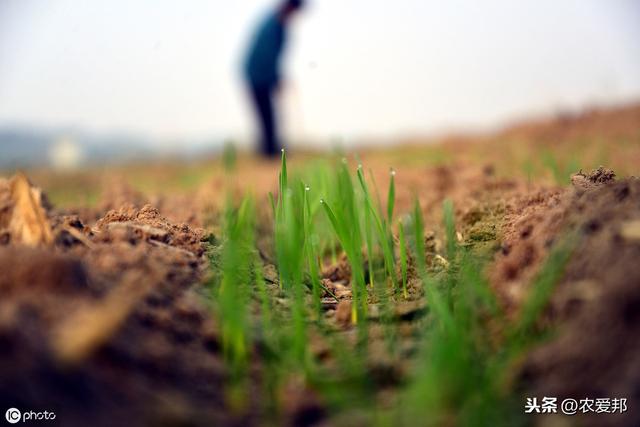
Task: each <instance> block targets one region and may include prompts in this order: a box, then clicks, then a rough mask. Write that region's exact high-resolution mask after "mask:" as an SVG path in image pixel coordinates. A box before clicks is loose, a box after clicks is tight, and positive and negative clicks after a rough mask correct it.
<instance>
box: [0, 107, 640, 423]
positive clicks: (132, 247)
mask: <svg viewBox="0 0 640 427" xmlns="http://www.w3.org/2000/svg"><path fill="white" fill-rule="evenodd" d="M639 129H640V106H634V107H632V108H626V109H622V110H620V111H591V112H586V113H584V114H582V115H576V116H573V115H572V116H562V117H558V118H555V119H554V120H552V121H550V122H545V123H542V124H541V123H525V124H521V125H519V126H515V127H512V128H510V129H507V130H505V131H503V132H501V133H499V134H497V135H493V136H490V137H482V138H475V139H473V140H472V139H469V138H457V139H456V138H454V139H451V140H449V141H446V142H445V144H444V145H443V147H445V148H444V150H448V151H449V152H452V153H454V154H455V155H452V156H451V159H450V160H448V161H446V162H442V163H438V164H435V165H434V164H429V161H430V158H429V154H428V153H431V152H424V151H417V152H416V153H417V154H416V155H415V156H413V154H412V153H413V151H411V150H412V148H411V147H409V148H406V150H405V151H404V153H405V154H404V156H405V157H398V159H399V160H398V163H396V164H395V165H394V166H396V167H397V168H398V173H397V175H396V184H397V192H396V195H397V202H396V212H397V213H398V214H399V215H404V214H406V213H407V212H409V211H410V210H411V208H412V204H413V200H414V196H415V195H416V194H417V195H418V196H419V197H420V200H421V208H422V210H423V213H424V215H425V224H426V226H427V228H428V230H426V235H427V242H426V244H427V249H428V256H429V260H428V261H429V262H430V265H431V266H432V267H433V268H442V269H444V268H446V265H447V260H446V259H445V258H446V254H445V251H444V246H445V245H444V244H443V242H444V238H443V234H444V233H443V231H442V226H441V225H440V224H441V223H442V202H443V201H444V200H445V199H447V198H449V199H451V200H452V201H453V202H454V206H455V216H456V223H457V230H456V231H457V234H458V236H457V237H458V240H459V242H460V243H461V244H463V245H465V246H467V247H471V248H473V249H474V250H476V251H477V253H478V254H479V255H480V256H485V257H486V259H487V260H488V262H489V263H490V266H489V268H488V272H489V275H490V279H491V283H492V286H493V288H494V289H495V291H496V293H497V295H498V297H499V299H500V301H501V302H502V304H503V306H504V307H505V308H506V309H507V312H508V313H509V314H511V315H513V314H515V313H517V310H518V308H519V306H520V304H521V302H522V301H523V298H524V297H525V296H526V294H527V292H528V290H529V285H530V283H531V282H532V279H533V278H534V277H535V276H536V274H537V272H538V271H539V269H540V266H541V265H542V264H543V262H544V261H545V259H546V256H547V255H548V254H549V251H550V249H551V247H552V246H553V244H554V243H555V242H557V241H558V240H559V239H560V238H561V237H562V236H563V235H565V233H567V232H568V231H571V230H574V231H577V232H578V234H579V236H580V238H579V240H578V245H577V248H576V249H575V252H574V254H573V256H572V258H571V260H570V262H569V265H568V267H567V270H566V272H565V274H564V276H563V279H562V281H561V283H560V284H559V286H558V289H557V292H556V293H555V294H554V297H553V300H552V304H551V306H550V307H549V309H548V310H547V312H546V314H545V318H544V319H543V322H545V323H546V324H554V325H556V326H557V327H558V329H557V331H558V332H557V336H556V337H555V338H553V339H551V340H550V341H548V342H547V343H546V344H544V345H543V346H541V347H540V348H538V349H537V350H535V351H534V352H533V353H532V354H531V355H530V357H528V359H527V360H526V361H525V362H524V366H523V367H522V372H521V375H520V377H521V379H523V380H524V384H525V389H524V390H523V394H524V395H527V396H534V395H535V396H539V397H541V396H557V397H559V398H562V397H575V398H582V397H592V398H596V397H626V398H628V399H629V402H628V406H629V412H628V413H627V416H626V417H625V418H619V417H615V416H607V417H603V416H597V417H594V418H591V419H585V420H580V422H584V423H585V425H605V423H609V425H638V424H640V415H639V411H638V409H637V408H638V407H639V405H640V387H639V384H640V369H639V368H638V366H639V365H638V363H637V362H638V358H637V354H638V352H639V351H640V344H639V341H638V340H637V338H636V337H637V336H638V335H639V334H638V333H639V332H640V331H639V329H640V317H639V316H638V313H639V312H640V268H638V267H637V266H636V262H637V260H638V259H640V180H638V179H636V178H623V179H618V180H615V179H614V177H613V174H612V172H611V171H608V170H606V169H599V170H596V171H594V172H592V173H589V174H576V175H574V176H573V177H572V186H571V187H570V188H564V189H563V188H560V187H557V186H553V185H549V184H545V181H544V180H540V181H538V180H537V181H536V184H532V183H531V182H528V180H525V179H524V178H514V177H513V176H517V175H515V174H511V175H508V176H509V177H505V175H507V174H503V173H500V171H503V172H504V166H505V165H507V166H509V167H514V166H513V165H514V164H516V163H517V161H519V159H520V158H519V157H518V156H519V155H521V154H522V153H520V152H519V151H518V152H516V151H510V150H520V149H522V148H523V147H524V148H527V149H528V148H531V147H534V146H536V145H535V144H539V145H542V146H548V147H551V148H554V149H555V146H554V145H553V144H558V151H562V150H565V151H568V152H570V151H571V150H573V149H574V148H575V145H572V144H574V143H575V141H579V142H580V143H582V139H581V138H587V137H588V138H590V140H597V139H598V138H610V139H612V140H614V141H615V143H616V144H618V140H620V141H622V142H620V143H619V145H616V148H619V149H613V150H609V151H610V153H609V157H608V158H609V159H610V160H611V161H612V162H613V164H615V165H616V170H618V167H621V168H622V169H623V170H624V171H628V170H637V164H638V163H637V162H638V160H640V146H638V144H637V143H635V142H637V137H638V130H639ZM633 138H636V139H633ZM515 140H517V141H522V145H519V144H514V143H512V141H515ZM625 141H626V142H625ZM629 141H631V142H629ZM634 141H635V142H634ZM472 142H474V143H472ZM476 142H477V144H475V143H476ZM594 144H595V143H594ZM634 144H635V145H634ZM603 146H604V147H605V148H611V146H610V145H606V144H604V145H602V144H601V145H597V144H595V145H593V144H592V145H590V146H589V147H591V148H589V150H591V151H594V152H596V151H598V150H600V149H601V148H602V147H603ZM514 147H515V148H514ZM536 147H537V146H536ZM594 147H595V148H594ZM596 148H597V149H596ZM400 151H402V150H400ZM407 153H408V154H407ZM425 153H426V154H425ZM393 154H394V155H395V153H393ZM390 155H391V154H389V153H384V155H383V156H380V155H379V154H376V153H375V152H371V153H367V155H366V156H364V157H363V160H364V161H365V163H366V164H367V165H370V166H371V169H372V174H373V176H374V177H375V180H376V182H377V184H378V188H380V189H384V188H386V186H387V184H388V180H389V172H388V167H389V166H390V165H389V163H388V158H387V157H386V156H390ZM523 155H524V156H527V155H531V154H530V153H529V152H527V151H526V150H525V151H524V154H523ZM410 157H411V158H410ZM413 157H415V159H414V158H413ZM592 157H593V158H595V157H594V156H592ZM416 159H417V160H419V161H420V162H418V164H416V163H412V161H414V160H416ZM403 162H406V163H404V164H403ZM293 163H294V164H295V160H294V162H293ZM596 164H597V163H596ZM404 165H406V167H404ZM278 167H279V165H278V163H277V162H258V161H255V160H248V161H246V162H245V163H243V164H241V165H240V166H239V170H238V172H237V177H238V181H237V182H231V183H228V182H225V181H224V179H223V178H222V175H221V174H218V175H216V176H215V177H214V178H212V179H210V180H208V181H207V182H206V183H204V184H203V185H201V186H200V187H199V188H197V189H196V190H195V191H194V192H193V193H185V194H162V195H160V196H157V195H153V194H143V193H142V192H140V191H136V190H134V189H133V188H132V187H130V186H129V185H128V184H127V181H126V180H122V179H119V178H114V177H111V178H109V179H105V180H104V183H105V187H106V189H107V190H106V191H103V192H102V197H101V199H100V200H98V203H97V204H96V205H95V207H86V206H80V207H75V208H73V209H67V210H61V209H56V208H54V207H52V206H50V204H49V203H48V202H47V200H46V197H44V195H43V194H42V192H40V191H39V190H38V189H37V188H35V187H31V186H28V188H27V190H24V189H23V190H19V191H21V193H20V195H19V196H16V191H18V190H15V189H14V188H15V187H16V186H15V185H13V184H12V181H9V180H2V179H0V358H1V359H2V363H1V364H0V379H2V381H0V401H2V402H6V403H7V405H8V406H7V407H10V406H15V407H28V408H34V409H41V410H53V411H55V412H56V413H57V414H58V417H59V419H60V420H64V425H71V426H75V425H78V426H80V425H83V426H84V425H87V424H89V423H90V424H94V425H96V426H101V425H105V426H107V425H109V426H111V425H158V424H161V425H254V424H256V418H255V417H256V416H258V414H257V411H259V409H257V408H259V404H258V402H251V403H250V405H249V406H250V411H249V413H248V414H245V415H243V416H235V415H234V412H233V410H232V408H230V407H229V405H227V403H226V401H225V396H224V395H223V386H222V385H223V384H224V383H225V378H226V377H227V372H226V370H225V367H224V364H223V363H222V357H221V351H220V348H219V342H218V334H217V330H216V324H215V321H214V319H213V318H212V315H211V310H209V308H208V307H205V306H204V304H203V301H205V298H202V295H201V294H202V292H203V289H204V288H203V286H202V284H203V283H205V282H206V281H207V280H208V276H207V270H208V267H209V260H208V258H207V250H208V249H211V247H210V246H208V245H209V244H208V243H207V242H206V241H205V240H206V237H207V233H206V232H205V231H204V230H203V229H202V228H200V227H204V226H210V225H211V224H210V222H211V221H210V219H211V218H213V217H214V216H215V213H216V211H217V210H218V209H219V207H220V206H222V203H223V200H224V197H225V196H226V195H225V194H223V192H222V191H220V189H221V188H225V187H227V186H229V184H230V187H231V188H232V193H239V192H240V191H241V190H243V191H245V190H248V191H250V192H253V193H254V194H256V195H257V197H258V198H259V199H260V200H263V201H264V206H267V203H266V196H265V195H266V193H267V192H268V191H274V190H275V189H276V188H275V187H276V185H277V179H276V178H275V177H277V169H278ZM294 167H295V165H294ZM633 168H636V169H633ZM240 178H241V179H240ZM27 195H30V196H29V197H26V196H27ZM20 201H21V202H20ZM34 206H35V207H34ZM268 211H269V210H268V209H262V210H260V212H259V213H260V214H263V215H265V217H264V218H262V217H261V218H259V227H261V228H264V230H268V226H265V224H266V223H268V222H269V221H270V218H268ZM265 212H266V213H265ZM25 229H27V230H28V233H26V234H24V233H22V232H21V230H25ZM212 229H213V230H214V232H215V226H214V227H212ZM264 230H263V231H264ZM18 231H20V232H18ZM266 234H267V233H266V232H261V233H259V239H260V238H261V237H262V235H266ZM258 244H259V247H260V249H261V253H262V255H263V258H264V259H265V260H266V261H267V264H268V265H266V266H265V278H266V279H267V282H268V283H270V284H271V285H273V284H274V283H275V282H276V281H277V273H276V272H275V270H274V267H273V265H269V259H270V258H269V257H270V254H269V253H268V251H267V250H266V249H265V250H262V249H263V248H262V246H264V247H267V246H268V242H266V243H264V245H263V242H261V241H260V240H259V242H258ZM350 275H351V271H350V267H349V265H348V263H346V262H345V260H344V259H340V261H339V262H338V263H337V264H336V265H331V266H327V267H326V268H325V269H324V271H323V285H324V286H325V287H326V289H327V290H328V292H326V293H325V295H323V297H324V300H323V306H324V307H325V310H326V312H325V314H326V316H327V318H328V319H333V320H334V321H335V322H334V323H335V326H336V330H337V331H339V333H342V334H344V335H345V336H346V337H347V338H349V337H353V332H354V330H353V328H352V327H351V325H350V322H349V320H350V315H351V303H350V298H351V288H350V286H349V279H350ZM271 288H272V289H270V290H271V291H273V294H274V295H276V296H278V290H277V286H275V285H274V286H271ZM419 289H420V287H419V286H415V289H414V287H413V286H412V283H410V291H411V295H410V298H409V301H406V302H403V303H402V304H398V306H397V307H396V309H395V311H394V313H392V316H394V318H395V319H397V320H398V322H402V323H401V326H400V328H399V330H400V335H401V339H400V340H399V345H400V346H401V347H402V351H401V354H402V356H403V357H404V358H406V359H409V357H410V355H411V354H412V353H413V352H415V344H416V341H415V334H414V332H415V330H414V326H415V325H414V323H413V322H412V321H413V320H414V319H415V318H418V317H420V316H422V315H423V314H424V312H425V311H426V309H425V306H424V303H423V302H422V301H421V300H419V299H418V298H417V297H416V293H417V292H419ZM368 315H369V317H370V318H371V319H372V320H375V319H377V318H379V317H380V316H381V314H380V313H379V310H378V309H377V306H376V304H375V302H373V303H372V304H371V306H370V309H369V313H368ZM374 323H375V322H374ZM377 326H379V325H377ZM370 336H371V352H372V355H373V356H372V360H371V361H370V363H371V366H370V372H371V374H372V376H373V377H374V380H376V381H379V382H378V384H379V385H381V388H382V389H383V391H382V392H381V395H382V394H384V388H385V386H386V385H387V384H386V383H385V382H393V381H398V379H400V378H402V372H401V371H402V370H403V369H404V368H405V367H404V365H397V364H395V365H394V361H390V360H386V359H384V357H383V356H380V358H377V355H378V354H380V355H384V354H385V352H384V351H380V352H376V351H375V348H376V346H378V345H383V334H382V331H381V330H379V329H376V325H374V327H373V328H372V330H371V333H370ZM312 346H313V348H312V351H313V352H314V353H315V354H316V355H318V357H323V356H322V355H323V354H325V353H326V352H327V349H326V347H325V346H324V344H323V343H322V342H321V341H320V340H318V341H314V342H313V343H312ZM258 378H259V377H258ZM283 392H287V393H289V395H293V396H295V397H296V398H295V399H286V400H287V404H286V407H285V408H284V412H285V414H286V415H287V419H288V420H290V421H291V422H292V423H293V422H295V420H300V418H299V417H300V416H304V414H305V413H314V411H316V412H315V413H316V414H317V412H319V411H320V409H321V408H320V409H319V408H318V403H317V399H316V397H315V396H314V395H313V393H311V392H309V390H306V389H305V385H304V384H303V383H300V382H297V381H295V379H294V380H292V381H291V384H287V387H285V390H284V391H283ZM254 395H255V396H254V399H258V398H259V395H258V393H254ZM381 401H388V399H386V398H384V397H381ZM301 414H302V415H301ZM542 421H545V419H543V420H542Z"/></svg>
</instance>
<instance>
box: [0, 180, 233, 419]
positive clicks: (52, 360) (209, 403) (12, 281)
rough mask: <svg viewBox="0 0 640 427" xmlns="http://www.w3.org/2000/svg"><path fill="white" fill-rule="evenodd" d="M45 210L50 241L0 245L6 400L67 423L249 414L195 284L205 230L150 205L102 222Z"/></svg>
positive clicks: (1, 191)
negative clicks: (231, 384)
mask: <svg viewBox="0 0 640 427" xmlns="http://www.w3.org/2000/svg"><path fill="white" fill-rule="evenodd" d="M7 191H8V189H7V187H6V186H5V187H3V188H0V200H5V198H6V196H7ZM47 216H48V218H47V221H48V222H49V223H50V224H51V225H52V230H53V234H54V236H55V243H54V244H52V245H51V246H48V247H40V248H34V247H28V246H23V245H17V244H13V245H11V246H5V247H0V271H2V274H1V275H0V293H1V294H2V298H1V299H0V343H1V345H0V352H1V353H2V360H3V362H2V364H1V365H0V378H2V382H1V383H0V400H1V401H2V402H5V403H7V404H11V405H14V406H17V407H25V408H33V409H38V408H40V409H41V410H45V409H46V410H53V411H55V412H56V413H57V414H58V419H60V420H64V425H78V426H80V425H87V423H88V422H91V424H93V425H105V426H107V425H108V426H112V425H158V424H159V423H162V424H165V425H175V424H180V425H183V424H189V425H221V424H225V425H229V424H230V423H234V422H238V423H240V420H233V419H231V418H230V415H228V414H230V411H228V410H225V409H224V403H223V402H224V400H223V396H222V390H221V388H220V387H219V385H220V384H221V383H222V382H223V379H224V376H225V371H224V369H223V365H222V362H221V360H220V354H219V345H218V341H217V334H216V330H215V326H214V324H213V321H212V319H211V317H210V314H209V313H210V312H209V310H207V309H206V308H205V307H203V306H202V299H201V298H199V297H198V296H197V295H196V293H195V291H196V288H195V287H194V285H196V284H197V283H199V282H201V281H202V280H203V274H204V272H205V271H206V267H207V265H208V263H207V259H206V257H205V256H204V249H205V248H204V245H203V243H202V240H203V238H204V232H203V231H202V230H197V229H193V228H191V227H190V226H188V225H186V224H174V223H172V222H170V221H168V220H166V219H165V218H163V217H162V216H161V215H160V214H159V212H158V211H157V210H156V209H154V208H152V207H151V206H148V205H147V206H144V207H142V208H141V209H135V208H133V207H125V208H121V209H119V210H118V211H109V212H107V213H106V215H104V216H103V217H102V218H101V219H100V220H99V221H97V222H96V223H95V224H94V225H93V226H85V225H84V224H83V223H82V222H81V221H80V220H79V218H78V217H77V216H62V215H55V214H52V213H51V212H49V213H48V215H47ZM8 240H10V239H8Z"/></svg>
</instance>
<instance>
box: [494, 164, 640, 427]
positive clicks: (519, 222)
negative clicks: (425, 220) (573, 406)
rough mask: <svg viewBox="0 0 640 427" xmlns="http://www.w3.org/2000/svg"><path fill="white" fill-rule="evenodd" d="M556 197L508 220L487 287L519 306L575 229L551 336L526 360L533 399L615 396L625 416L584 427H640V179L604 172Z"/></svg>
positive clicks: (551, 313)
mask: <svg viewBox="0 0 640 427" xmlns="http://www.w3.org/2000/svg"><path fill="white" fill-rule="evenodd" d="M572 183H573V186H572V188H570V189H567V190H565V191H563V192H561V193H558V192H554V193H552V194H548V195H547V196H546V197H540V198H537V199H535V200H533V201H532V200H525V201H524V203H522V206H521V207H520V209H519V211H518V213H516V214H513V215H511V216H509V217H508V221H507V225H506V232H505V236H506V238H505V243H504V249H503V251H502V253H501V254H500V255H498V257H497V260H496V263H495V265H494V269H493V281H494V285H495V286H496V289H497V290H498V291H499V292H500V295H501V296H502V297H503V299H504V300H505V301H506V302H507V304H508V306H510V307H517V305H518V302H519V301H520V300H521V299H522V296H523V295H524V294H525V293H526V290H527V287H526V285H527V284H528V283H530V279H531V278H532V277H533V276H534V275H535V273H536V272H537V271H538V270H539V267H540V265H541V263H542V262H543V261H544V259H545V257H546V255H547V254H548V253H549V249H550V247H551V246H552V244H553V242H554V241H557V240H558V239H559V238H561V236H563V234H565V233H567V232H569V231H571V230H574V231H577V232H578V233H579V238H578V243H577V247H576V249H575V251H574V253H573V255H572V258H571V260H570V262H569V264H568V266H567V268H566V271H565V273H564V276H563V279H562V281H561V283H560V284H559V286H558V289H557V292H556V293H555V295H554V297H553V299H552V304H551V307H550V308H549V310H548V312H547V319H546V320H547V322H553V323H554V324H556V325H559V326H560V328H559V330H558V333H557V338H555V339H553V340H551V341H550V342H549V343H548V344H546V345H543V346H542V347H541V348H539V349H538V350H535V351H534V352H533V353H532V354H531V355H530V356H529V358H528V360H527V362H526V364H525V366H524V369H523V377H524V378H525V379H526V382H525V383H528V384H529V385H530V387H529V388H528V390H527V392H526V394H527V395H529V396H540V397H542V396H557V397H558V398H559V399H563V398H569V397H571V398H575V399H581V398H585V397H591V398H595V397H611V398H615V397H621V398H627V399H628V407H629V411H628V412H627V413H626V414H625V415H618V416H604V417H603V416H602V415H600V416H598V415H593V416H591V417H590V418H589V417H586V418H585V419H584V420H581V424H580V425H593V426H603V425H611V426H619V425H629V426H631V425H638V423H640V411H639V410H638V407H639V405H640V388H639V387H638V385H639V384H640V369H639V368H638V360H637V354H639V351H640V344H639V342H638V340H637V337H638V336H640V317H639V316H638V313H639V312H640V311H639V308H640V269H638V268H637V266H636V263H637V262H638V260H639V259H640V230H639V226H640V222H639V221H640V180H639V179H637V178H633V177H632V178H626V179H621V180H617V181H616V180H615V179H614V174H613V172H612V171H610V170H606V169H604V168H600V169H598V170H594V171H593V172H591V173H589V174H583V173H579V174H576V175H574V176H573V177H572Z"/></svg>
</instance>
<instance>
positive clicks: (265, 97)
mask: <svg viewBox="0 0 640 427" xmlns="http://www.w3.org/2000/svg"><path fill="white" fill-rule="evenodd" d="M249 92H250V95H251V101H252V102H253V106H254V110H255V113H256V118H257V120H258V122H259V125H260V134H261V136H260V151H261V153H262V154H263V155H265V156H269V157H272V156H277V155H278V154H279V153H280V148H281V145H280V139H279V137H278V129H277V128H278V127H277V114H276V110H275V102H274V96H275V90H274V88H273V87H272V86H268V85H256V84H252V83H249Z"/></svg>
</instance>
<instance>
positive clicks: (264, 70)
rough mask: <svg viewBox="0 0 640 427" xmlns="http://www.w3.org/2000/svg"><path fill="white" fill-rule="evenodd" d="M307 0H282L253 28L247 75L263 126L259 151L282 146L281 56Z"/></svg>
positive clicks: (273, 150)
mask: <svg viewBox="0 0 640 427" xmlns="http://www.w3.org/2000/svg"><path fill="white" fill-rule="evenodd" d="M303 6H304V0H284V1H281V2H280V3H279V4H278V5H277V7H276V10H275V11H271V12H270V13H269V14H268V15H267V16H266V17H265V18H264V19H263V20H262V21H261V22H260V25H259V26H258V27H257V29H256V30H255V32H254V35H253V38H252V39H251V43H250V45H249V49H248V51H247V54H246V58H245V62H244V77H245V80H246V83H247V87H248V89H249V95H250V98H251V101H252V103H253V107H254V110H255V113H256V118H257V121H258V127H259V128H260V133H261V137H260V139H261V140H260V151H261V153H262V154H263V155H265V156H268V157H272V156H276V155H277V154H278V153H279V152H280V149H281V148H282V143H281V140H280V136H279V132H278V128H279V126H278V114H277V109H276V98H277V95H278V93H279V92H280V89H281V72H280V71H281V70H280V68H281V58H282V52H283V50H284V47H285V45H286V41H287V26H288V25H289V23H290V22H291V18H292V17H293V16H294V15H295V14H296V13H297V12H298V11H300V10H301V9H302V8H303Z"/></svg>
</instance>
